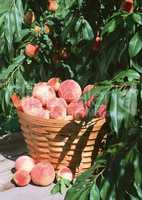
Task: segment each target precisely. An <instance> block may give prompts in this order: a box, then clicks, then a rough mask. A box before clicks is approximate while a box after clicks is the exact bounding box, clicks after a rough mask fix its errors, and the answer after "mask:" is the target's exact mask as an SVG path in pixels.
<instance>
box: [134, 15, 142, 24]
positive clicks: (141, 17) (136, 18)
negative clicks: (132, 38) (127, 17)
mask: <svg viewBox="0 0 142 200" xmlns="http://www.w3.org/2000/svg"><path fill="white" fill-rule="evenodd" d="M132 18H133V20H134V21H135V22H136V23H137V24H140V25H142V14H141V13H133V14H132Z"/></svg>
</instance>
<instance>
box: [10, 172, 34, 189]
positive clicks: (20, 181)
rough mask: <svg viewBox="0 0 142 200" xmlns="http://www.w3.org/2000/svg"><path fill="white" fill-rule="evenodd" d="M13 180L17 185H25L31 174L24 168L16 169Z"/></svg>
mask: <svg viewBox="0 0 142 200" xmlns="http://www.w3.org/2000/svg"><path fill="white" fill-rule="evenodd" d="M13 181H14V182H15V183H16V185H17V186H21V187H22V186H26V185H28V184H29V183H30V182H31V176H30V174H29V173H28V172H27V171H25V170H18V171H17V172H15V174H14V176H13Z"/></svg>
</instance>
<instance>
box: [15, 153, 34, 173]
mask: <svg viewBox="0 0 142 200" xmlns="http://www.w3.org/2000/svg"><path fill="white" fill-rule="evenodd" d="M34 165H35V162H34V160H33V159H32V158H31V157H29V156H20V157H19V158H17V160H16V161H15V169H16V170H25V171H27V172H29V173H30V172H31V171H32V168H33V167H34Z"/></svg>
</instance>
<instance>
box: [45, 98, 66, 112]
mask: <svg viewBox="0 0 142 200" xmlns="http://www.w3.org/2000/svg"><path fill="white" fill-rule="evenodd" d="M46 106H47V108H48V110H51V109H52V108H53V107H55V106H62V107H65V108H67V103H66V101H65V100H64V99H63V98H58V97H56V98H54V99H51V100H50V101H48V102H47V105H46Z"/></svg>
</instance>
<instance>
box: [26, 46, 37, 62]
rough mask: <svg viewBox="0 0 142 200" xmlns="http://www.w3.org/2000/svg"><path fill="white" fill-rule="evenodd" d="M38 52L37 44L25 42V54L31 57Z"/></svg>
mask: <svg viewBox="0 0 142 200" xmlns="http://www.w3.org/2000/svg"><path fill="white" fill-rule="evenodd" d="M38 52H39V46H38V45H34V44H30V43H29V44H27V45H26V48H25V54H26V55H27V56H29V57H31V58H33V57H35V56H37V54H38Z"/></svg>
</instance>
